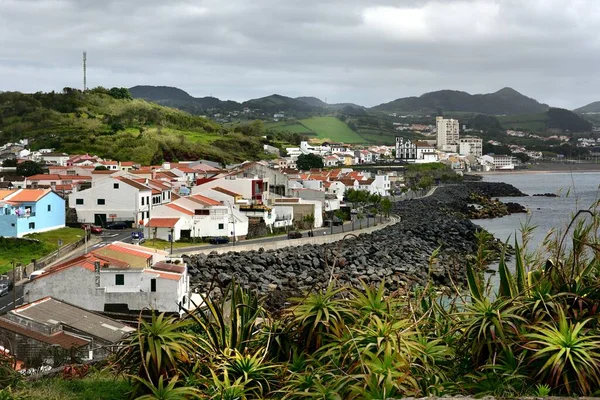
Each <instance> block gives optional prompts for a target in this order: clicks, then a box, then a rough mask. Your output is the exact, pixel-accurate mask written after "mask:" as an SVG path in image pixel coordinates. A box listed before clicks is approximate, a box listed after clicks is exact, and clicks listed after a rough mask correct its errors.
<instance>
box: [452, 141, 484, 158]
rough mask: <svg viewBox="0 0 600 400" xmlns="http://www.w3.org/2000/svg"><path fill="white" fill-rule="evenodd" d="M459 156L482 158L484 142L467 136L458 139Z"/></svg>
mask: <svg viewBox="0 0 600 400" xmlns="http://www.w3.org/2000/svg"><path fill="white" fill-rule="evenodd" d="M458 154H460V155H461V156H469V155H473V156H475V157H481V156H482V155H483V140H482V139H481V138H478V137H474V136H465V137H462V138H460V139H458Z"/></svg>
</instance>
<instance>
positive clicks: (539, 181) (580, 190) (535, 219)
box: [473, 172, 600, 250]
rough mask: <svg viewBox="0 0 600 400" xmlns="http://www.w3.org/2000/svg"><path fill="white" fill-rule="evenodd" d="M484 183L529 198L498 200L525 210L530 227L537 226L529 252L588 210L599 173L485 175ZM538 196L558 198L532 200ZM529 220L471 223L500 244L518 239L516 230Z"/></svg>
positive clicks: (515, 218) (509, 218)
mask: <svg viewBox="0 0 600 400" xmlns="http://www.w3.org/2000/svg"><path fill="white" fill-rule="evenodd" d="M483 180H484V181H486V182H506V183H509V184H511V185H513V186H515V187H517V188H518V189H520V190H521V191H522V192H523V193H526V194H529V195H530V196H529V197H503V198H500V200H502V201H504V202H507V201H513V202H516V203H519V204H522V205H523V206H525V207H527V208H528V209H529V210H530V212H529V218H530V222H531V224H532V225H534V226H537V228H536V229H535V231H534V235H533V237H532V240H531V243H530V250H534V248H535V247H538V246H540V245H541V244H542V242H543V240H544V237H545V236H546V234H547V233H548V232H549V231H550V230H551V229H553V228H554V229H562V230H563V231H564V229H565V228H566V226H567V225H568V224H569V222H570V221H571V217H572V216H573V215H574V214H575V213H576V212H577V211H578V210H581V209H589V208H590V207H591V206H592V205H593V204H594V203H595V202H596V201H597V200H598V199H599V198H600V197H599V185H600V172H577V173H535V174H526V173H525V174H523V173H521V174H514V173H513V174H511V173H507V174H494V175H485V176H484V178H483ZM541 193H556V194H558V195H559V196H560V197H538V196H531V195H533V194H541ZM527 218H528V215H526V214H512V215H509V216H506V217H502V218H494V219H486V220H474V221H473V222H475V223H476V224H478V225H480V226H482V227H483V228H485V229H486V230H487V231H488V232H490V233H493V234H494V236H495V237H496V238H498V239H500V240H503V241H505V240H506V239H507V238H509V236H510V241H511V243H512V242H513V241H514V237H515V234H516V235H517V237H520V232H519V227H520V226H521V224H523V223H525V222H526V220H527Z"/></svg>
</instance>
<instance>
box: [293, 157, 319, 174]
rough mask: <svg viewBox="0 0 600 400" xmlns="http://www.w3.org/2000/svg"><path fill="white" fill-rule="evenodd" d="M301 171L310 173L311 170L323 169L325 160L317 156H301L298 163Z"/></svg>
mask: <svg viewBox="0 0 600 400" xmlns="http://www.w3.org/2000/svg"><path fill="white" fill-rule="evenodd" d="M296 166H297V167H298V169H299V170H302V171H308V170H310V169H311V168H323V159H322V158H321V157H319V156H317V155H315V154H301V155H300V156H299V157H298V160H297V161H296Z"/></svg>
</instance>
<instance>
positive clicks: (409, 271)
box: [184, 182, 520, 294]
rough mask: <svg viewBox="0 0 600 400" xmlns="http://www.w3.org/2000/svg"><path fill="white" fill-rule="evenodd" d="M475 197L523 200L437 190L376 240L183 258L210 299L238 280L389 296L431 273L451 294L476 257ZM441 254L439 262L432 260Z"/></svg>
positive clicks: (404, 210) (501, 187)
mask: <svg viewBox="0 0 600 400" xmlns="http://www.w3.org/2000/svg"><path fill="white" fill-rule="evenodd" d="M474 192H477V193H482V194H483V193H485V194H487V195H490V196H505V195H510V196H515V195H518V193H520V192H519V191H518V190H516V188H514V187H512V186H510V185H506V184H497V183H482V182H469V183H466V184H464V185H457V186H448V187H440V188H438V189H437V190H436V191H435V192H434V194H433V195H431V196H429V197H426V198H422V199H413V200H410V201H400V202H397V203H395V207H394V214H396V215H398V216H400V217H401V222H399V223H397V224H394V225H391V226H388V227H386V228H383V229H381V230H379V231H376V232H373V233H371V234H361V235H358V236H354V235H348V237H347V238H346V239H345V240H344V241H342V242H337V243H331V244H327V245H304V246H300V247H287V248H284V249H278V250H269V251H264V250H262V249H258V250H256V251H246V252H228V253H225V254H217V253H216V252H214V253H210V254H198V255H193V256H184V259H185V260H186V261H187V263H188V265H189V267H190V268H189V270H190V275H191V285H192V287H197V288H198V289H199V290H200V291H201V292H204V293H206V292H207V291H210V290H211V289H220V288H222V287H225V286H226V285H227V284H229V283H230V282H231V281H232V280H233V279H235V280H236V281H238V282H240V283H241V284H242V285H244V286H247V287H251V288H256V289H258V290H259V292H262V293H270V294H273V292H278V291H283V292H285V293H300V292H302V291H306V290H310V289H312V288H314V287H316V286H321V287H322V286H325V285H327V283H328V282H329V280H330V279H331V278H332V277H333V278H334V279H335V280H336V282H337V283H339V284H341V285H351V286H355V287H359V286H360V281H365V282H367V283H377V284H378V283H379V282H381V281H384V282H385V284H386V287H387V289H389V290H404V289H406V288H409V287H413V286H415V285H424V284H425V283H426V282H427V280H428V275H429V272H430V265H431V266H432V268H431V278H432V279H433V282H434V283H435V284H437V285H440V286H449V285H450V284H451V281H454V283H456V284H457V285H461V284H463V283H464V282H465V259H466V256H467V255H469V254H473V253H474V252H475V250H476V238H475V233H476V231H477V230H478V229H480V228H479V227H478V226H477V225H475V224H474V223H472V222H471V221H470V220H469V219H467V218H466V217H465V214H464V213H463V212H461V210H464V209H465V208H466V207H467V204H468V202H469V196H470V194H471V193H474ZM438 248H439V253H438V255H437V257H436V259H435V260H430V258H431V256H432V254H433V253H434V251H435V250H436V249H438Z"/></svg>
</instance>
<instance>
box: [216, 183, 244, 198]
mask: <svg viewBox="0 0 600 400" xmlns="http://www.w3.org/2000/svg"><path fill="white" fill-rule="evenodd" d="M212 190H214V191H215V192H221V193H223V194H226V195H228V196H232V197H237V196H241V194H239V193H236V192H232V191H231V190H228V189H225V188H222V187H220V186H217V187H214V188H212Z"/></svg>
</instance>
